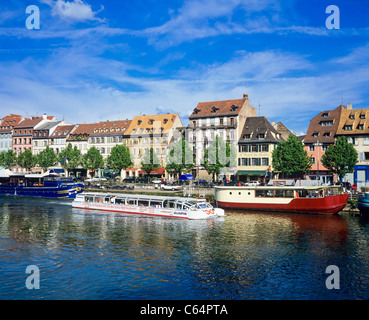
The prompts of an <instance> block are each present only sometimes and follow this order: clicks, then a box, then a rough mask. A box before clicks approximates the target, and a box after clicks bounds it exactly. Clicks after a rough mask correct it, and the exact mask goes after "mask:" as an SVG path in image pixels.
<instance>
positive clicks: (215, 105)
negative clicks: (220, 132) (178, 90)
mask: <svg viewBox="0 0 369 320" xmlns="http://www.w3.org/2000/svg"><path fill="white" fill-rule="evenodd" d="M247 99H248V98H247V97H245V98H243V99H234V100H222V101H209V102H199V103H198V105H197V107H196V108H195V109H194V110H193V112H192V114H191V115H190V117H189V119H196V118H204V117H206V118H208V117H219V116H228V115H238V113H239V112H240V110H241V107H242V106H243V104H244V103H245V101H246V100H247Z"/></svg>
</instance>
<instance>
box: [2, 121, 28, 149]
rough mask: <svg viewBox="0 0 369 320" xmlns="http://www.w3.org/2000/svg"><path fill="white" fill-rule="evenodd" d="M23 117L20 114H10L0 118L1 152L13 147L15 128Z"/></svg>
mask: <svg viewBox="0 0 369 320" xmlns="http://www.w3.org/2000/svg"><path fill="white" fill-rule="evenodd" d="M23 119H24V118H23V117H22V116H20V115H18V114H10V115H8V116H5V117H4V118H2V119H0V152H2V151H8V150H9V149H12V141H13V139H12V137H13V128H14V127H15V126H17V125H18V124H19V122H21V121H22V120H23Z"/></svg>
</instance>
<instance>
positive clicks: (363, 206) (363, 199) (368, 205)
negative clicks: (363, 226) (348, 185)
mask: <svg viewBox="0 0 369 320" xmlns="http://www.w3.org/2000/svg"><path fill="white" fill-rule="evenodd" d="M357 208H358V209H359V211H360V213H361V214H363V215H367V214H368V213H369V192H365V193H364V195H360V196H359V199H358V201H357Z"/></svg>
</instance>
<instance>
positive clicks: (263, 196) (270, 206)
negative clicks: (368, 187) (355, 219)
mask: <svg viewBox="0 0 369 320" xmlns="http://www.w3.org/2000/svg"><path fill="white" fill-rule="evenodd" d="M348 196H349V195H348V194H345V193H343V192H342V191H341V187H340V186H309V187H297V186H265V187H215V200H216V203H217V205H218V206H219V207H221V208H229V209H232V208H233V209H250V210H262V211H279V212H296V213H322V214H335V213H337V212H339V211H341V210H342V209H343V208H344V207H345V206H346V203H347V199H348Z"/></svg>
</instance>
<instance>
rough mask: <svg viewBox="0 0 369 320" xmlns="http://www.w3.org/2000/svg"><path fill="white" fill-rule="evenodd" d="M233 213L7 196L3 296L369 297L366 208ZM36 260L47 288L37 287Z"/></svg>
mask: <svg viewBox="0 0 369 320" xmlns="http://www.w3.org/2000/svg"><path fill="white" fill-rule="evenodd" d="M227 215H228V216H227V217H225V218H220V219H216V220H203V221H187V220H182V219H170V218H161V217H146V216H137V215H128V214H115V213H100V212H98V211H92V210H82V209H73V208H72V207H71V202H70V201H69V200H47V199H37V198H21V197H6V196H1V197H0V299H1V300H14V299H17V300H23V299H72V300H74V299H84V300H89V299H98V300H100V299H101V300H105V299H109V300H111V299H124V300H127V299H135V300H141V299H145V300H146V299H150V300H156V299H161V300H171V299H175V300H188V299H191V300H194V299H195V300H196V299H202V300H203V299H206V300H208V299H210V300H212V299H216V300H227V299H236V300H246V299H247V300H256V299H257V300H265V299H273V300H280V299H283V300H285V299H288V300H307V299H309V300H322V299H330V300H332V299H333V300H341V299H368V298H369V246H368V242H369V223H367V221H365V220H363V219H362V218H360V217H359V216H353V215H350V214H348V213H345V214H341V215H340V216H319V215H305V214H287V213H286V214H283V213H254V212H239V211H238V212H236V211H233V212H232V211H230V212H227ZM31 265H32V266H36V267H37V268H38V270H39V289H29V288H28V286H27V279H28V281H29V278H28V277H31V276H36V273H33V272H28V273H26V269H27V267H28V266H31ZM328 266H336V269H335V270H336V271H334V272H333V271H331V272H333V273H326V268H327V267H328ZM327 278H329V281H327ZM32 279H34V278H32ZM326 282H330V283H334V284H335V285H336V288H337V284H338V286H339V289H335V288H333V289H328V288H327V285H326ZM31 283H33V284H35V283H36V281H35V280H33V282H31Z"/></svg>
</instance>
